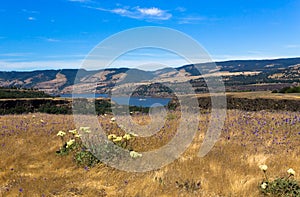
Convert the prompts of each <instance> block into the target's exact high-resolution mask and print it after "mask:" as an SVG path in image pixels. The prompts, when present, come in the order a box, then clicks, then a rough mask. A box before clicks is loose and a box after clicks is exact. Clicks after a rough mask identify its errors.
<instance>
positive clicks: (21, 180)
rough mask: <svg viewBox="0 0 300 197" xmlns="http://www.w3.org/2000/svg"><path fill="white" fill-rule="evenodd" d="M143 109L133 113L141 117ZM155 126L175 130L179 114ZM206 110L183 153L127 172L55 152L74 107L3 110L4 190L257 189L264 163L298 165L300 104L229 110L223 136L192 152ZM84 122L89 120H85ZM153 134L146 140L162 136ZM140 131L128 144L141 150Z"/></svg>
mask: <svg viewBox="0 0 300 197" xmlns="http://www.w3.org/2000/svg"><path fill="white" fill-rule="evenodd" d="M147 117H148V116H144V115H134V120H135V121H139V122H140V123H142V122H143V121H147ZM172 117H173V118H169V120H168V121H167V122H166V123H165V124H166V125H169V127H168V126H166V127H164V129H163V130H162V131H161V132H159V133H161V134H163V136H165V135H168V134H170V133H174V132H176V125H177V124H176V122H178V119H177V118H178V117H179V116H176V114H175V115H174V116H172ZM98 118H99V121H100V122H101V123H102V124H103V125H104V126H105V128H107V130H106V131H107V133H115V132H117V131H116V130H114V129H113V128H115V126H114V125H112V123H110V118H111V116H99V117H98ZM208 118H209V114H208V113H203V114H202V115H201V117H200V119H199V131H198V133H197V137H196V138H195V139H194V141H193V143H192V144H191V146H190V147H189V148H188V149H187V150H186V152H185V153H184V154H183V155H181V157H180V158H178V159H177V160H175V161H174V162H173V163H171V164H169V165H167V166H165V167H162V168H161V169H159V170H155V171H150V172H145V173H131V172H124V171H120V170H117V169H114V168H111V167H109V166H107V165H105V164H102V163H100V164H98V165H97V166H95V167H93V168H83V167H79V166H77V165H76V163H75V162H74V161H73V158H72V156H71V155H68V156H58V155H56V154H55V151H56V150H57V149H58V148H59V147H60V146H61V140H60V139H59V137H57V136H56V134H57V132H58V131H59V130H64V131H68V130H70V129H73V128H75V125H74V123H73V117H72V116H71V115H48V114H29V115H7V116H0V129H1V130H0V135H1V138H0V149H1V151H0V158H1V159H0V195H1V196H260V194H259V185H260V182H261V181H262V179H263V174H262V173H261V171H260V170H259V168H258V165H260V164H267V165H268V166H269V170H270V171H269V172H270V174H271V177H275V176H278V177H280V176H283V175H284V174H285V173H286V169H288V168H293V169H294V170H295V171H296V176H295V178H296V179H298V180H299V173H300V166H299V163H300V158H299V155H300V146H299V145H300V133H299V132H300V116H299V112H287V111H281V112H279V111H278V112H267V111H259V112H245V111H239V110H229V111H228V117H227V120H226V124H225V127H224V128H223V131H222V136H221V138H220V139H219V141H218V142H217V144H216V145H215V147H214V148H213V149H212V150H211V151H210V152H209V154H208V155H206V156H205V157H203V158H199V157H197V153H198V151H199V148H200V145H201V143H202V140H203V137H204V136H205V134H204V133H205V130H206V127H207V122H208ZM83 126H87V125H83ZM167 139H168V138H164V137H162V141H158V140H157V138H155V137H151V138H149V140H148V141H147V144H148V145H150V147H157V146H158V147H159V146H161V145H162V144H164V143H166V142H167ZM145 143H146V142H143V139H137V141H136V142H135V143H134V144H133V146H135V148H134V149H135V150H144V151H145V147H144V144H145Z"/></svg>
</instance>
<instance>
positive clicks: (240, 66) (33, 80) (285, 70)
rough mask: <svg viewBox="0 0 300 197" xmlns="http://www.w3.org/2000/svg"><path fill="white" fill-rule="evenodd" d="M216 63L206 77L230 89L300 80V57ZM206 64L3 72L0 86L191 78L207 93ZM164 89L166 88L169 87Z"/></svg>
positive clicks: (65, 86) (50, 89) (98, 86)
mask: <svg viewBox="0 0 300 197" xmlns="http://www.w3.org/2000/svg"><path fill="white" fill-rule="evenodd" d="M216 65H217V69H214V70H206V71H205V74H204V76H205V77H214V76H216V75H218V76H222V78H223V80H224V83H225V85H226V89H227V90H228V91H248V90H272V89H276V88H281V87H285V86H289V85H292V84H295V83H300V58H285V59H273V60H232V61H223V62H216ZM205 66H206V64H205V63H203V64H195V65H185V66H181V67H178V68H163V69H160V70H156V71H143V70H139V69H129V68H115V69H105V70H95V71H87V70H83V69H62V70H38V71H30V72H18V71H11V72H3V71H2V72H0V86H1V87H12V86H14V87H22V88H35V89H39V90H42V91H45V92H46V93H50V94H63V93H72V91H73V89H76V90H77V92H78V93H86V92H91V91H93V92H96V93H110V91H111V89H112V88H113V87H114V86H115V84H119V83H122V85H121V87H126V84H127V85H129V84H130V85H132V84H135V86H137V87H138V88H137V90H136V92H145V91H146V90H145V85H146V86H148V90H149V89H151V88H152V89H153V90H152V92H153V91H157V90H158V89H161V88H162V86H161V85H158V83H155V84H149V81H153V80H155V81H157V82H161V83H162V84H163V83H174V82H177V83H180V82H188V81H189V82H191V83H192V84H193V87H194V88H195V89H196V90H197V91H198V92H205V91H206V90H205V88H206V86H205V81H204V79H203V77H204V76H203V75H201V74H200V72H199V70H198V69H197V67H201V68H204V67H205ZM129 76H130V77H129ZM125 89H126V88H125ZM125 89H124V91H126V90H125ZM141 90H143V91H141ZM161 91H166V89H163V90H161ZM139 94H141V93H139ZM150 94H151V93H150ZM146 96H147V95H146Z"/></svg>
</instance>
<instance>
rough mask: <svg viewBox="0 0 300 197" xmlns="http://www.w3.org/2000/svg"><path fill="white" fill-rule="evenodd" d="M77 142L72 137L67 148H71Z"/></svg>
mask: <svg viewBox="0 0 300 197" xmlns="http://www.w3.org/2000/svg"><path fill="white" fill-rule="evenodd" d="M74 143H75V140H74V139H71V140H69V141H68V142H67V148H69V147H70V146H72V145H73V144H74Z"/></svg>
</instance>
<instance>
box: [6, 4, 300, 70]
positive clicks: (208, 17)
mask: <svg viewBox="0 0 300 197" xmlns="http://www.w3.org/2000/svg"><path fill="white" fill-rule="evenodd" d="M299 10H300V1H299V0H298V1H297V0H277V1H275V0H264V1H262V0H245V1H242V0H235V1H234V0H231V1H221V0H210V1H207V0H205V1H204V0H203V1H202V0H197V1H196V0H188V1H183V0H173V1H170V0H168V1H167V0H147V1H141V0H130V1H124V0H120V1H109V0H22V1H19V0H10V1H2V2H1V4H0V27H1V28H0V70H4V71H9V70H37V69H61V68H78V67H80V64H81V62H82V60H83V59H84V57H85V56H86V55H87V54H88V53H89V52H90V51H91V50H92V49H93V48H94V47H95V46H96V45H97V44H98V43H99V42H101V41H102V40H103V39H105V38H107V37H109V36H111V35H113V34H115V33H118V32H120V31H123V30H126V29H129V28H134V27H142V26H161V27H168V28H173V29H176V30H178V31H181V32H183V33H185V34H187V35H189V36H191V37H192V38H194V39H195V40H197V41H198V42H199V43H200V44H201V45H202V46H203V47H204V48H205V50H206V51H207V52H208V53H209V54H210V56H211V57H212V59H213V60H214V61H220V60H230V59H265V58H279V57H299V56H300V53H299V52H300V37H299V35H300V12H299ZM135 53H136V54H138V55H136V57H135V56H134V54H135ZM135 53H131V54H130V55H128V57H125V58H123V59H122V60H120V61H119V62H118V63H119V64H116V65H115V66H116V67H118V66H122V67H135V66H137V64H136V63H137V61H138V62H139V63H141V62H143V61H144V60H145V62H146V63H147V62H148V61H150V60H151V61H152V62H161V63H163V64H165V65H168V66H181V64H184V62H182V61H180V60H179V59H178V58H177V57H176V56H174V55H172V54H167V53H165V52H161V51H157V50H154V51H146V52H145V51H136V52H135Z"/></svg>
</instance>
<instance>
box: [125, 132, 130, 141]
mask: <svg viewBox="0 0 300 197" xmlns="http://www.w3.org/2000/svg"><path fill="white" fill-rule="evenodd" d="M123 138H124V139H126V140H130V139H131V136H130V135H129V134H127V133H126V134H125V135H124V136H123Z"/></svg>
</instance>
